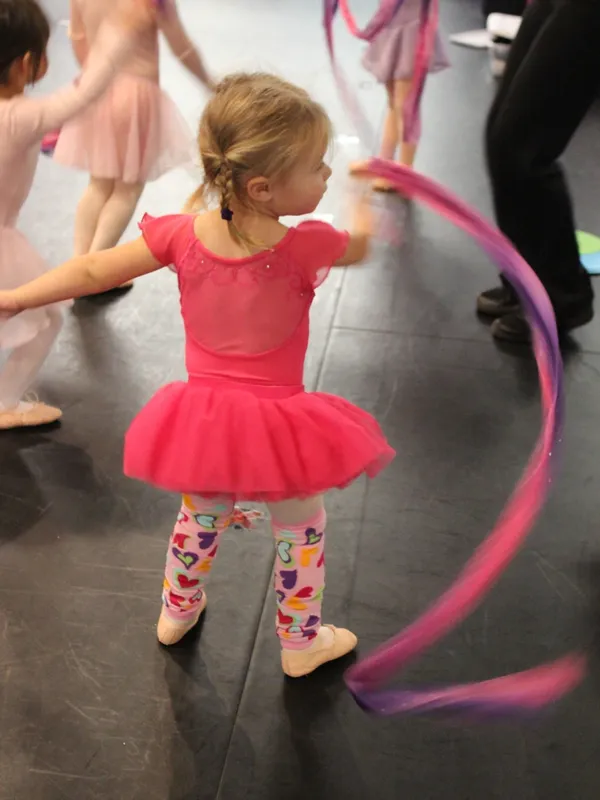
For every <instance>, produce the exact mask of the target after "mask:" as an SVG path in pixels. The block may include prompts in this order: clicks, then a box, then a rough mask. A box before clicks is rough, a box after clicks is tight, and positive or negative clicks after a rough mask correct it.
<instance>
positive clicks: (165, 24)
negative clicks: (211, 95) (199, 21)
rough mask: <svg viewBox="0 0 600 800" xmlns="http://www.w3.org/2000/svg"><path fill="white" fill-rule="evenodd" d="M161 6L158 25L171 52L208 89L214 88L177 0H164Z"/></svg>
mask: <svg viewBox="0 0 600 800" xmlns="http://www.w3.org/2000/svg"><path fill="white" fill-rule="evenodd" d="M161 6H162V11H161V13H160V14H159V16H158V26H159V28H160V30H161V31H162V33H163V35H164V37H165V39H166V40H167V42H168V44H169V47H170V48H171V52H172V53H173V55H174V56H175V57H176V58H178V59H179V61H181V63H182V64H183V66H184V67H185V68H186V69H187V70H188V71H189V72H191V73H192V75H193V76H194V77H196V78H197V79H198V80H199V81H200V83H203V84H204V85H205V86H206V87H207V89H211V90H212V89H214V86H215V83H214V81H213V79H212V78H211V76H210V75H209V73H208V72H207V70H206V67H205V66H204V62H203V60H202V57H201V56H200V53H199V51H198V48H197V47H196V45H195V44H194V43H193V42H192V41H191V39H190V38H189V36H188V35H187V33H186V31H185V28H184V27H183V24H182V22H181V19H180V18H179V13H178V11H177V6H176V5H175V0H164V1H163V2H162V3H161Z"/></svg>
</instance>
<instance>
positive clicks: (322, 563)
mask: <svg viewBox="0 0 600 800" xmlns="http://www.w3.org/2000/svg"><path fill="white" fill-rule="evenodd" d="M324 564H325V550H323V552H322V553H321V558H320V559H319V560H318V561H317V569H320V568H321V567H322V566H323V565H324Z"/></svg>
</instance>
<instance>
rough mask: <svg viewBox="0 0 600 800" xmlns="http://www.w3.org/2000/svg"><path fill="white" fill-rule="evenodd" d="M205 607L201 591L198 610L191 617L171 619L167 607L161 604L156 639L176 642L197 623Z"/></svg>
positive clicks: (163, 642)
mask: <svg viewBox="0 0 600 800" xmlns="http://www.w3.org/2000/svg"><path fill="white" fill-rule="evenodd" d="M205 608H206V592H204V593H203V596H202V600H201V601H200V605H199V606H198V611H197V612H196V614H195V615H194V616H193V617H192V618H191V619H186V620H176V619H173V617H171V616H170V615H169V614H168V613H167V609H166V608H165V607H164V606H163V608H162V611H161V612H160V617H159V619H158V624H157V626H156V635H157V637H158V641H159V642H160V643H161V644H164V645H167V646H168V645H171V644H177V642H179V641H180V640H181V639H183V637H184V636H185V635H186V633H189V632H190V631H191V630H192V628H193V627H195V626H196V625H197V624H198V620H199V619H200V617H201V616H202V614H203V612H204V610H205Z"/></svg>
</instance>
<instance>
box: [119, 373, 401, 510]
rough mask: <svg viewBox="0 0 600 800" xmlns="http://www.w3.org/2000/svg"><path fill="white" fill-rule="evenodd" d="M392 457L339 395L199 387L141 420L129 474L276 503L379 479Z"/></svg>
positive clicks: (374, 427) (130, 442)
mask: <svg viewBox="0 0 600 800" xmlns="http://www.w3.org/2000/svg"><path fill="white" fill-rule="evenodd" d="M238 387H239V388H238ZM394 455H395V453H394V451H393V450H392V448H391V447H390V446H389V444H388V443H387V441H386V439H385V437H384V436H383V433H382V432H381V429H380V428H379V425H378V424H377V422H376V421H375V420H374V419H373V417H371V416H370V414H367V413H366V412H365V411H362V410H361V409H360V408H357V407H356V406H354V405H352V404H351V403H349V402H347V401H346V400H343V399H342V398H341V397H336V396H333V395H328V394H321V393H317V392H315V393H310V392H305V391H304V390H302V388H301V387H298V388H294V387H268V386H266V387H264V386H249V387H246V386H244V385H241V384H230V383H222V384H219V383H218V382H217V381H203V380H196V379H191V380H190V382H188V383H171V384H169V385H168V386H165V387H164V388H163V389H161V390H160V391H159V392H158V393H157V394H156V395H155V396H154V397H153V398H152V400H151V401H150V402H149V403H148V405H146V406H145V408H144V409H143V410H142V411H141V413H140V414H139V415H138V416H137V417H136V419H135V420H134V421H133V423H132V425H131V427H130V429H129V431H128V433H127V436H126V439H125V473H126V474H127V475H129V477H131V478H137V479H138V480H142V481H145V482H147V483H151V484H153V485H155V486H158V487H160V488H162V489H166V490H168V491H174V492H179V493H182V494H201V495H203V496H207V497H210V496H211V495H220V494H231V495H234V496H235V497H236V498H238V499H243V500H255V501H271V502H276V501H279V500H285V499H289V498H299V497H309V496H312V495H316V494H321V493H323V492H326V491H327V490H329V489H334V488H339V489H341V488H344V487H345V486H347V485H348V484H350V483H351V482H352V481H354V480H355V479H356V478H358V477H359V476H360V475H362V474H363V473H366V474H367V475H368V476H369V477H373V476H375V475H376V474H377V473H378V472H379V471H380V470H381V469H383V468H384V467H385V466H386V465H387V464H388V463H389V462H390V461H391V460H392V459H393V458H394Z"/></svg>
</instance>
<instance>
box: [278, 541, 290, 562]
mask: <svg viewBox="0 0 600 800" xmlns="http://www.w3.org/2000/svg"><path fill="white" fill-rule="evenodd" d="M291 550H292V545H291V543H290V542H283V541H279V542H277V555H278V556H279V558H280V559H281V561H283V563H284V564H291V563H292V561H293V559H292V553H291Z"/></svg>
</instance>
